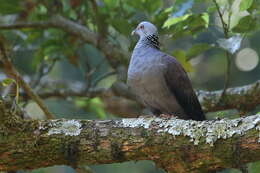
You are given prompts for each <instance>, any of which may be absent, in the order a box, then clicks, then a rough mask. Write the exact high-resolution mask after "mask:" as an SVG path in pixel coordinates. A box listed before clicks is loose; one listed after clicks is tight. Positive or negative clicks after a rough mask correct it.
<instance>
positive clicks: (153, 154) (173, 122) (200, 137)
mask: <svg viewBox="0 0 260 173" xmlns="http://www.w3.org/2000/svg"><path fill="white" fill-rule="evenodd" d="M10 114H11V113H10V112H9V111H8V108H7V107H6V106H5V105H4V103H3V102H0V119H1V124H0V129H1V134H2V140H1V141H0V146H1V150H0V170H1V171H12V170H21V169H22V170H25V169H35V168H39V167H47V166H53V165H62V164H63V165H70V166H72V167H77V165H84V164H108V163H117V162H124V161H129V160H152V161H154V162H155V163H156V165H157V166H158V167H162V168H163V169H165V170H166V171H168V172H178V173H184V172H185V173H186V172H194V173H195V172H207V171H212V170H219V169H222V168H237V167H239V166H240V165H241V164H244V163H248V162H253V161H257V160H260V149H259V148H260V143H259V129H260V114H258V115H254V116H249V117H245V118H239V119H234V120H226V119H225V120H220V121H202V122H197V121H191V120H189V121H187V120H180V119H175V118H172V119H162V118H155V117H154V118H151V117H150V118H137V119H135V118H132V119H121V120H103V121H97V120H65V119H57V120H43V121H36V120H22V119H19V118H17V119H16V120H13V119H12V120H10V119H8V117H13V116H12V115H10ZM4 136H6V137H4ZM213 146H214V147H213ZM237 158H239V159H237Z"/></svg>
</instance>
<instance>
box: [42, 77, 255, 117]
mask: <svg viewBox="0 0 260 173" xmlns="http://www.w3.org/2000/svg"><path fill="white" fill-rule="evenodd" d="M47 83H48V81H47ZM53 85H54V84H53V83H51V85H50V86H53ZM63 85H64V86H65V88H67V89H59V90H52V91H44V90H43V89H42V90H41V91H42V92H39V96H40V97H41V98H49V97H60V98H66V97H73V96H76V97H90V98H92V97H100V98H102V99H103V101H104V103H106V101H108V103H110V102H111V98H112V97H116V98H117V99H114V100H116V101H117V103H115V102H114V104H113V105H114V107H113V108H110V107H108V109H109V111H110V112H113V110H120V106H122V103H125V101H124V100H125V98H127V99H128V100H134V96H133V94H132V93H131V92H130V91H129V90H128V88H127V87H126V86H125V85H123V84H122V83H116V84H114V85H113V86H112V87H111V88H109V89H104V88H99V89H90V90H89V91H88V92H86V91H85V90H84V88H81V89H79V87H76V86H75V87H73V86H71V84H70V85H66V84H64V83H63ZM48 86H49V85H48ZM82 86H83V85H82ZM48 88H49V87H48ZM71 88H77V89H71ZM221 94H222V90H219V91H202V90H200V91H198V92H197V95H198V97H199V100H200V103H201V105H202V107H203V110H204V111H205V112H214V111H221V110H227V109H237V110H242V111H250V110H253V109H254V108H255V107H256V106H257V105H259V104H260V81H256V82H255V83H252V84H249V85H245V86H241V87H234V88H229V89H227V91H226V96H225V98H224V99H223V100H222V101H221V103H219V99H220V97H221ZM109 98H110V99H109ZM106 99H109V100H106ZM119 103H121V104H119ZM129 106H130V107H132V106H133V105H132V104H129ZM139 108H141V107H139ZM125 110H126V111H125V112H123V111H121V114H122V115H123V116H126V115H132V116H133V114H131V113H130V114H129V112H128V111H129V110H130V108H129V109H125ZM138 112H139V114H140V113H141V110H139V111H138V110H137V111H136V113H137V114H138ZM121 114H119V115H121Z"/></svg>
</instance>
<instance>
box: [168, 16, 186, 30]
mask: <svg viewBox="0 0 260 173" xmlns="http://www.w3.org/2000/svg"><path fill="white" fill-rule="evenodd" d="M189 16H191V14H185V15H184V16H180V17H171V18H169V19H167V20H166V21H165V22H164V24H163V28H169V27H170V26H172V25H174V24H176V23H178V22H181V21H184V20H186V19H187V18H188V17H189Z"/></svg>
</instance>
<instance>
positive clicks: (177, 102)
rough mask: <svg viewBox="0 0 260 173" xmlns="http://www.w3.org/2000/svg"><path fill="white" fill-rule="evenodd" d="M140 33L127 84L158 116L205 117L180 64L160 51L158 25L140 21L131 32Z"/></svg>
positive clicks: (203, 118) (202, 118)
mask: <svg viewBox="0 0 260 173" xmlns="http://www.w3.org/2000/svg"><path fill="white" fill-rule="evenodd" d="M133 34H137V35H139V41H138V42H137V44H136V46H135V48H134V50H133V54H132V57H131V60H130V65H129V69H128V79H127V83H128V85H129V86H130V88H131V89H132V91H133V92H134V93H135V94H136V96H137V98H138V99H139V101H141V102H142V103H143V104H144V105H145V106H146V107H147V108H149V109H150V110H151V111H152V112H153V113H154V114H155V115H157V116H159V115H161V114H166V115H173V116H177V117H179V118H181V119H193V120H205V115H204V113H203V111H202V109H201V106H200V103H199V101H198V99H197V96H196V94H195V92H194V91H193V88H192V85H191V82H190V80H189V78H188V76H187V74H186V72H185V71H184V69H183V67H182V66H181V64H180V63H179V62H178V61H177V60H176V59H175V58H174V57H172V56H170V55H168V54H166V53H164V52H161V51H160V50H159V41H158V34H157V28H156V27H155V26H154V25H153V24H152V23H150V22H146V21H144V22H141V23H140V24H139V25H138V26H137V28H136V29H135V30H134V31H133V32H132V35H133Z"/></svg>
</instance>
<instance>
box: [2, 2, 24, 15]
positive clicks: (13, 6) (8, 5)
mask: <svg viewBox="0 0 260 173" xmlns="http://www.w3.org/2000/svg"><path fill="white" fill-rule="evenodd" d="M21 2H22V1H20V0H8V1H7V0H0V13H1V14H13V13H18V12H21V11H22V10H23V9H22V6H21Z"/></svg>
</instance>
